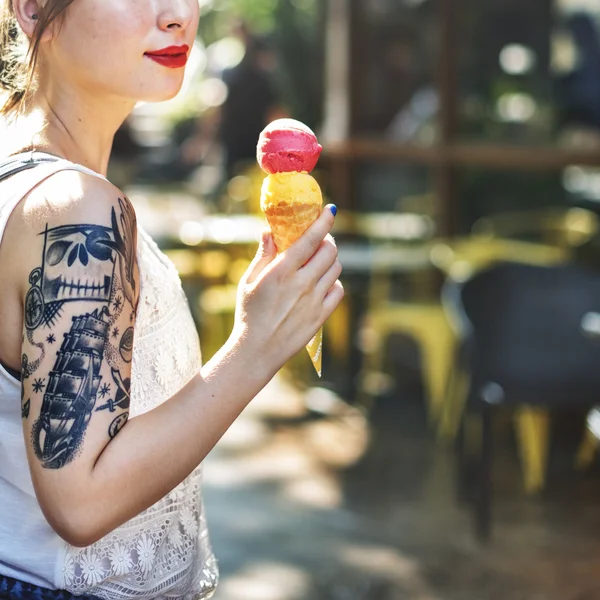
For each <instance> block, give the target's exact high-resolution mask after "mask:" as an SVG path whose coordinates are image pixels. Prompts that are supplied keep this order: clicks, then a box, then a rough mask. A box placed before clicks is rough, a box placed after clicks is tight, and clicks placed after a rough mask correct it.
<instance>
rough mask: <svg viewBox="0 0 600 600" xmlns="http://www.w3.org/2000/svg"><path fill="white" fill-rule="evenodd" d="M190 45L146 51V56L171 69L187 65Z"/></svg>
mask: <svg viewBox="0 0 600 600" xmlns="http://www.w3.org/2000/svg"><path fill="white" fill-rule="evenodd" d="M189 49H190V47H189V46H186V45H184V46H169V47H167V48H163V49H162V50H152V51H150V52H146V56H147V57H148V58H149V59H151V60H153V61H154V62H156V63H158V64H159V65H162V66H163V67H167V68H169V69H180V68H182V67H185V65H186V63H187V60H188V52H189Z"/></svg>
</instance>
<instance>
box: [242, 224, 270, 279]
mask: <svg viewBox="0 0 600 600" xmlns="http://www.w3.org/2000/svg"><path fill="white" fill-rule="evenodd" d="M276 256H277V248H276V247H275V242H274V241H273V236H272V235H271V232H270V231H269V230H268V229H265V230H264V231H263V232H262V237H261V240H260V244H259V246H258V250H257V251H256V256H255V257H254V259H253V260H252V262H251V263H250V265H249V266H248V269H247V270H246V273H245V274H244V277H243V278H242V281H244V282H245V283H254V281H256V279H257V278H258V277H259V275H260V274H261V273H262V272H263V271H264V269H265V268H266V267H267V266H268V265H269V264H270V263H271V262H273V260H274V259H275V257H276Z"/></svg>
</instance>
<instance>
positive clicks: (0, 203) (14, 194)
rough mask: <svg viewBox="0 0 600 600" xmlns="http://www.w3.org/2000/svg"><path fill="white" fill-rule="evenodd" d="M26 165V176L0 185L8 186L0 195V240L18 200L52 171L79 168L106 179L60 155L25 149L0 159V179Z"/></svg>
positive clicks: (50, 174)
mask: <svg viewBox="0 0 600 600" xmlns="http://www.w3.org/2000/svg"><path fill="white" fill-rule="evenodd" d="M36 167H37V168H36ZM29 169H33V171H32V172H31V174H30V175H28V176H27V177H24V178H16V179H15V182H14V185H13V182H12V181H7V182H6V183H5V184H4V185H3V187H4V186H8V188H7V189H6V191H7V193H8V195H7V196H4V194H2V195H0V242H1V241H2V237H3V235H4V229H5V227H6V222H7V220H8V218H9V216H10V214H11V213H12V212H13V210H14V209H15V208H16V206H17V205H18V204H19V202H20V201H21V200H22V199H23V198H24V197H25V196H27V194H29V193H30V192H31V191H32V190H33V189H34V188H36V187H37V186H38V185H40V183H42V182H43V181H45V180H46V179H48V178H49V177H52V175H54V174H55V173H58V172H59V171H80V172H82V173H86V174H88V175H92V176H94V177H98V178H99V179H104V180H105V181H106V177H104V176H103V175H100V174H99V173H96V172H95V171H92V170H91V169H88V168H87V167H84V166H82V165H78V164H76V163H72V162H69V161H68V160H65V159H63V158H57V157H56V156H52V155H50V154H42V153H27V154H20V155H17V156H13V157H10V158H9V159H7V160H4V161H0V182H2V181H3V180H6V179H8V178H9V177H11V176H12V175H17V174H18V173H22V172H23V171H27V170H29ZM0 190H1V188H0ZM1 191H4V190H1Z"/></svg>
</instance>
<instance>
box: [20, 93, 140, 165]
mask: <svg viewBox="0 0 600 600" xmlns="http://www.w3.org/2000/svg"><path fill="white" fill-rule="evenodd" d="M134 105H135V103H134V102H133V101H127V100H124V99H123V98H107V97H105V96H103V97H102V98H100V97H99V95H97V96H96V97H94V94H93V93H86V92H81V91H77V93H75V92H74V91H73V90H69V89H44V87H43V86H40V88H39V89H38V91H37V92H36V93H35V94H34V95H33V98H32V102H31V105H30V108H29V109H28V111H27V114H26V115H24V116H23V117H22V120H23V121H22V122H20V123H19V132H20V133H21V132H22V135H19V138H20V140H19V143H20V145H21V147H22V149H35V150H39V151H41V152H49V153H51V154H55V155H57V156H61V157H63V158H66V159H67V160H69V161H71V162H75V163H78V164H81V165H84V166H86V167H88V168H89V169H92V170H93V171H96V172H97V173H100V174H102V175H106V172H107V169H108V161H109V158H110V152H111V149H112V144H113V139H114V136H115V133H116V132H117V130H118V129H119V127H120V126H121V125H122V123H123V121H124V120H125V119H126V118H127V115H128V114H129V113H130V112H131V110H132V109H133V107H134ZM27 132H29V136H28V134H27ZM31 133H33V135H31ZM22 136H25V137H26V139H24V137H22Z"/></svg>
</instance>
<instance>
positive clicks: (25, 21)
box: [13, 0, 52, 42]
mask: <svg viewBox="0 0 600 600" xmlns="http://www.w3.org/2000/svg"><path fill="white" fill-rule="evenodd" d="M44 4H45V1H44V0H13V9H14V11H15V16H16V18H17V21H18V23H19V26H20V27H21V29H22V30H23V33H24V34H25V35H26V36H27V37H28V38H29V39H31V38H32V37H33V34H34V33H35V29H36V27H37V24H38V22H39V16H40V10H41V8H42V7H43V5H44ZM51 38H52V35H51V33H50V31H49V29H47V30H46V31H45V32H44V35H43V36H42V39H41V41H42V42H48V41H50V39H51Z"/></svg>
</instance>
